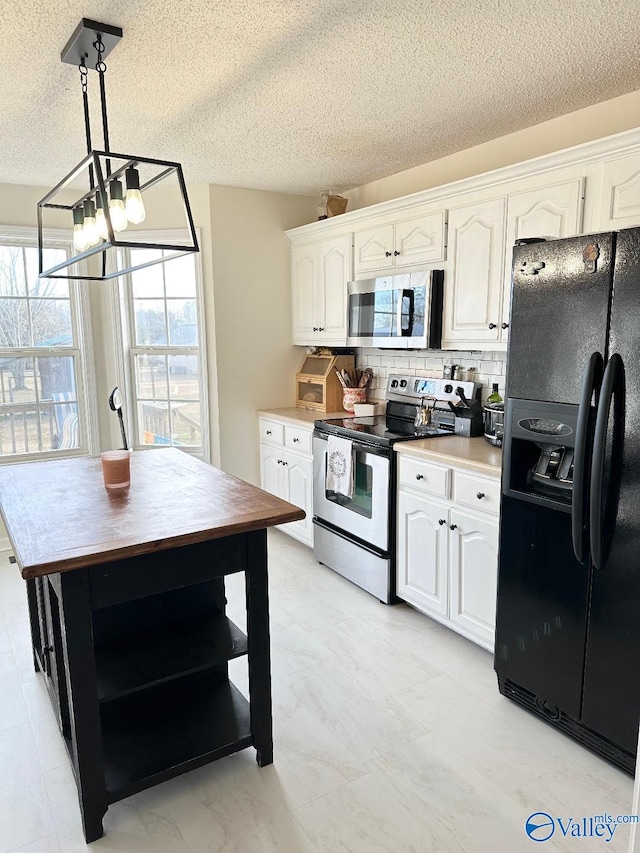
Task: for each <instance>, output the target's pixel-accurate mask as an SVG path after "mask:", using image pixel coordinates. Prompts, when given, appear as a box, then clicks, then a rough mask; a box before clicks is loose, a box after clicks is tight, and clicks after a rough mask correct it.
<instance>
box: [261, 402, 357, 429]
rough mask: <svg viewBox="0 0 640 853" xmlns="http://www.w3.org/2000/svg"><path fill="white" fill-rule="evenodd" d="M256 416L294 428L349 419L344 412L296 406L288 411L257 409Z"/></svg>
mask: <svg viewBox="0 0 640 853" xmlns="http://www.w3.org/2000/svg"><path fill="white" fill-rule="evenodd" d="M256 414H257V415H258V416H259V417H261V418H276V419H277V420H279V421H286V422H287V423H290V424H294V425H295V426H304V425H307V426H313V422H314V421H326V420H328V419H329V418H347V417H349V415H348V414H347V413H346V412H345V411H344V410H341V411H339V412H319V411H318V410H317V409H313V410H311V409H298V408H297V407H296V406H292V407H291V408H289V409H258V411H257V412H256Z"/></svg>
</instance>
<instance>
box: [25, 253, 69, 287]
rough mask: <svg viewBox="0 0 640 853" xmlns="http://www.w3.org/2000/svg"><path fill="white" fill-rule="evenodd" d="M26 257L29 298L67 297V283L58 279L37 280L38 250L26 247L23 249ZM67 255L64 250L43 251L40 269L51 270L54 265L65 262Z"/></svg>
mask: <svg viewBox="0 0 640 853" xmlns="http://www.w3.org/2000/svg"><path fill="white" fill-rule="evenodd" d="M25 253H26V256H27V280H28V282H29V296H61V297H68V296H69V282H68V281H64V279H58V278H38V250H37V249H34V248H31V247H28V248H26V249H25ZM66 257H67V253H66V252H65V250H64V249H44V251H43V253H42V263H43V266H42V269H43V270H48V269H51V267H52V266H55V264H59V263H61V262H62V261H64V260H65V258H66Z"/></svg>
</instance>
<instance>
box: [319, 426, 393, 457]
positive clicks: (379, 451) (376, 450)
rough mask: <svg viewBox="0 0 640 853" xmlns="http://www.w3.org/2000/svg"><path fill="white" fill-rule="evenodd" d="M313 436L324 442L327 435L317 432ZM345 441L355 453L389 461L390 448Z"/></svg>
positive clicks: (351, 440) (342, 436)
mask: <svg viewBox="0 0 640 853" xmlns="http://www.w3.org/2000/svg"><path fill="white" fill-rule="evenodd" d="M313 434H314V436H315V437H316V438H319V439H320V440H321V441H326V440H327V438H328V437H329V435H328V434H327V433H326V432H319V431H318V430H315V431H314V433H313ZM338 437H339V438H347V436H344V435H340V436H338ZM347 441H350V442H351V444H352V445H353V449H354V450H356V451H360V452H361V453H373V455H374V456H382V457H384V458H385V459H390V458H391V454H392V452H393V451H392V450H391V448H390V447H382V446H380V447H378V446H376V445H374V444H363V443H362V442H360V441H354V440H353V439H352V438H347Z"/></svg>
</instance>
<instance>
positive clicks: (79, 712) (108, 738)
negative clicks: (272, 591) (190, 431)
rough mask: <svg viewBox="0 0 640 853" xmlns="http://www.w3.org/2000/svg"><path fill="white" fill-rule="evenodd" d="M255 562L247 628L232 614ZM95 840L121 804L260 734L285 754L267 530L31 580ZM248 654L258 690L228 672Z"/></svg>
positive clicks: (57, 706)
mask: <svg viewBox="0 0 640 853" xmlns="http://www.w3.org/2000/svg"><path fill="white" fill-rule="evenodd" d="M236 572H244V573H245V579H246V606H247V633H246V636H245V634H244V633H243V632H242V631H240V629H239V628H238V627H237V626H236V625H234V624H233V623H232V622H231V621H230V620H229V619H228V618H227V616H226V613H225V604H226V600H225V592H224V577H225V575H228V574H232V573H236ZM27 585H28V599H29V613H30V620H31V632H32V639H33V652H34V661H35V664H36V669H39V670H40V671H41V672H42V673H43V675H44V678H45V681H46V684H47V688H48V690H49V695H50V697H51V701H52V704H53V707H54V710H55V712H56V716H57V718H58V723H59V726H60V730H61V732H62V736H63V738H64V740H65V743H66V745H67V749H68V752H69V756H70V759H71V763H72V767H73V771H74V775H75V778H76V783H77V785H78V794H79V799H80V807H81V811H82V821H83V827H84V834H85V838H86V840H87V842H90V841H95V840H96V839H97V838H100V836H101V835H102V834H103V827H102V819H103V817H104V815H105V813H106V811H107V808H108V806H109V804H110V803H113V802H116V801H117V800H120V799H123V798H124V797H128V796H130V795H131V794H134V793H136V792H137V791H141V790H143V789H144V788H148V787H151V786H152V785H156V784H158V783H160V782H164V781H166V780H167V779H170V778H172V777H174V776H177V775H179V774H181V773H185V772H186V771H188V770H191V769H193V768H195V767H199V766H201V765H203V764H206V763H208V762H210V761H214V760H215V759H217V758H221V757H223V756H225V755H230V754H231V753H233V752H237V751H238V750H241V749H245V748H246V747H248V746H253V747H255V749H256V757H257V761H258V764H259V765H260V766H264V765H267V764H271V762H272V761H273V739H272V719H271V673H270V653H269V597H268V587H267V543H266V529H262V530H257V531H252V532H248V533H241V534H236V535H231V536H228V537H226V538H221V539H214V540H209V541H204V542H197V543H194V544H188V545H183V546H181V547H175V548H169V549H166V550H160V551H156V552H153V553H145V554H139V555H136V556H131V557H127V558H125V559H118V560H114V561H112V562H106V563H101V564H99V565H90V566H87V567H86V568H80V569H77V570H75V571H66V572H61V573H60V572H59V573H55V574H48V575H45V576H43V577H36V578H32V579H29V580H28V581H27ZM241 655H246V656H247V660H248V670H249V697H250V698H249V700H248V701H247V700H246V699H245V697H244V696H242V694H241V693H240V692H239V690H238V689H237V688H236V687H235V685H233V683H232V682H231V681H230V680H229V675H228V661H229V660H231V659H233V658H236V657H239V656H241Z"/></svg>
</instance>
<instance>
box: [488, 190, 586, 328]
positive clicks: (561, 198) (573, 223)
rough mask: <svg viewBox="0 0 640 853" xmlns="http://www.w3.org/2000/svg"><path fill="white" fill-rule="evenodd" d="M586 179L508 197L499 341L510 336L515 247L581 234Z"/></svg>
mask: <svg viewBox="0 0 640 853" xmlns="http://www.w3.org/2000/svg"><path fill="white" fill-rule="evenodd" d="M583 199H584V178H581V177H578V178H574V179H572V180H569V181H563V182H561V183H557V184H550V185H545V186H539V187H536V188H535V189H531V190H526V191H524V192H519V193H513V194H512V195H509V197H508V201H507V237H506V253H505V280H504V291H503V293H504V296H503V305H502V312H501V317H502V319H501V321H500V332H501V335H500V340H501V341H503V342H506V341H507V339H508V336H509V313H510V308H511V276H512V259H513V245H514V243H515V241H516V240H520V239H523V238H525V237H542V238H544V239H545V240H557V239H558V238H560V237H573V236H575V235H576V234H580V233H581V231H582V209H583V204H582V203H583Z"/></svg>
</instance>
